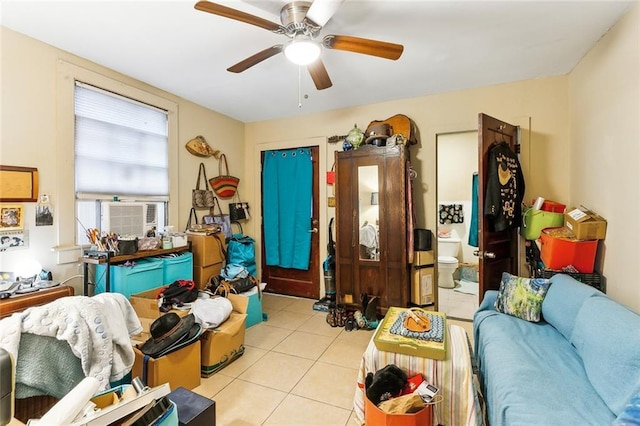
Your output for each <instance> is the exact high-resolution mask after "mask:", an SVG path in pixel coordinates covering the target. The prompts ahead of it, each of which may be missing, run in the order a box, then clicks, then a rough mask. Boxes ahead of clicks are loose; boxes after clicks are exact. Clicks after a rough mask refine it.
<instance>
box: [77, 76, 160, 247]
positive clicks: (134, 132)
mask: <svg viewBox="0 0 640 426" xmlns="http://www.w3.org/2000/svg"><path fill="white" fill-rule="evenodd" d="M74 116H75V127H74V128H75V132H74V141H75V146H74V159H75V167H74V172H75V179H74V181H75V194H76V217H77V218H78V221H77V222H78V223H77V225H76V242H77V243H78V244H86V243H88V239H87V237H86V229H88V228H99V229H101V230H102V231H103V232H118V233H121V232H125V231H126V230H133V229H136V230H137V231H136V232H135V233H136V234H137V235H138V236H143V235H142V234H144V232H145V231H146V230H148V229H150V228H151V227H158V228H159V229H162V228H164V226H165V225H166V223H167V221H166V217H167V202H168V200H169V148H168V145H169V144H168V133H169V132H168V112H167V111H166V110H163V109H160V108H157V107H154V106H151V105H148V104H145V103H143V102H139V101H136V100H133V99H130V98H127V97H124V96H120V95H117V94H115V93H112V92H109V91H106V90H102V89H100V88H97V87H95V86H92V85H89V84H85V83H81V82H78V81H76V83H75V91H74ZM113 201H122V202H123V204H122V205H121V207H123V209H119V210H118V212H117V213H114V212H115V209H113V208H110V206H112V205H113V204H114V203H113ZM124 203H126V204H127V207H130V208H127V209H124V207H125V204H124ZM136 203H137V204H139V205H140V208H136ZM123 211H126V212H127V214H126V215H124V216H122V215H121V212H123ZM137 212H140V214H138V213H137ZM149 212H154V214H153V215H151V214H149ZM151 216H153V219H154V220H149V217H151ZM138 221H139V222H141V225H142V228H141V227H140V226H137V225H138ZM107 224H109V225H107ZM158 225H159V226H158ZM106 227H107V228H109V229H104V228H106ZM119 231H120V232H119Z"/></svg>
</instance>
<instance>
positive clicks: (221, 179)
mask: <svg viewBox="0 0 640 426" xmlns="http://www.w3.org/2000/svg"><path fill="white" fill-rule="evenodd" d="M223 161H224V173H223V172H222V162H223ZM218 173H219V174H218V176H216V177H214V178H211V179H209V184H210V185H211V188H213V190H214V191H215V193H216V195H218V197H220V198H231V197H233V195H234V194H235V193H236V189H237V188H238V183H240V179H239V178H237V177H235V176H231V175H230V174H229V165H228V164H227V157H226V155H224V154H222V155H221V156H220V160H219V162H218Z"/></svg>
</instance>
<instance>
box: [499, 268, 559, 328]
mask: <svg viewBox="0 0 640 426" xmlns="http://www.w3.org/2000/svg"><path fill="white" fill-rule="evenodd" d="M547 290H549V280H547V279H545V278H523V277H517V276H515V275H511V274H509V273H508V272H503V273H502V280H501V281H500V290H499V291H498V298H497V299H496V303H495V308H496V311H498V312H502V313H505V314H508V315H512V316H514V317H518V318H520V319H523V320H526V321H533V322H538V321H540V311H541V309H542V301H543V300H544V297H545V295H546V294H547Z"/></svg>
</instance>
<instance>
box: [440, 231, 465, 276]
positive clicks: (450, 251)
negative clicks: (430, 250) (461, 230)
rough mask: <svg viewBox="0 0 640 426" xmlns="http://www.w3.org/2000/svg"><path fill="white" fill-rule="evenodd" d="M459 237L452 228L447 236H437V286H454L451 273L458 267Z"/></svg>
mask: <svg viewBox="0 0 640 426" xmlns="http://www.w3.org/2000/svg"><path fill="white" fill-rule="evenodd" d="M459 251H460V237H459V236H458V233H457V232H456V231H455V230H454V229H452V230H451V233H450V234H449V237H440V236H438V287H443V288H454V287H455V286H456V284H455V283H454V282H453V273H454V272H455V271H456V269H458V252H459Z"/></svg>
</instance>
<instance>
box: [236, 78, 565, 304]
mask: <svg viewBox="0 0 640 426" xmlns="http://www.w3.org/2000/svg"><path fill="white" fill-rule="evenodd" d="M303 109H304V107H303ZM568 109H569V98H568V78H567V77H555V78H546V79H540V80H530V81H523V82H518V83H512V84H503V85H499V86H492V87H484V88H480V89H473V90H465V91H461V92H454V93H446V94H440V95H433V96H423V97H417V98H412V99H405V100H401V101H394V102H386V103H380V104H373V105H365V106H359V107H354V108H348V109H342V110H336V111H330V112H325V113H320V114H312V115H300V116H299V117H294V118H289V119H282V120H271V121H267V122H258V123H249V124H247V125H246V130H245V132H246V140H247V153H251V152H252V151H253V154H252V155H251V158H247V159H246V164H245V165H246V167H247V169H248V170H254V172H253V179H252V178H251V177H250V176H247V180H248V181H249V182H248V183H249V184H251V185H253V186H252V187H250V188H248V194H249V195H250V196H251V197H253V198H252V202H253V203H254V204H256V205H257V204H258V203H259V196H258V195H257V194H258V193H257V191H256V188H259V182H260V180H259V170H260V168H259V151H260V150H262V149H264V146H266V145H269V144H273V143H274V141H278V140H286V141H300V142H299V143H300V144H302V145H304V144H306V143H308V140H309V138H311V137H321V140H322V137H324V138H326V137H329V136H332V135H336V134H337V135H344V134H346V133H347V132H348V131H349V130H350V129H351V128H352V127H353V124H354V123H357V124H358V126H359V127H361V128H363V129H364V128H366V127H367V125H368V124H369V122H371V121H373V120H381V119H385V118H388V117H390V116H392V115H395V114H406V115H407V116H409V117H411V118H412V119H413V120H414V121H415V122H416V124H417V126H418V128H419V130H420V135H421V143H420V144H419V145H416V146H413V147H411V156H412V164H413V166H414V168H415V169H416V170H417V172H418V178H419V180H420V182H421V184H419V185H417V186H416V188H415V193H414V198H415V205H416V214H417V223H418V225H419V226H422V227H426V228H429V229H436V227H437V225H436V222H437V218H436V154H435V153H436V135H437V134H440V133H449V132H459V131H466V130H473V129H477V122H478V113H480V112H484V113H486V114H489V115H491V116H494V117H496V118H499V119H502V120H504V121H507V122H509V123H511V124H515V125H519V126H521V128H522V166H523V169H524V173H525V176H526V178H527V196H526V197H527V198H531V197H533V196H535V195H538V194H541V193H544V194H545V198H548V199H556V200H558V201H563V200H565V201H566V200H567V199H568V196H569V168H568V166H567V164H566V158H567V157H568V155H569V142H568V141H569V116H568ZM325 140H326V139H325ZM324 146H326V155H324V156H323V155H321V158H320V169H321V170H322V172H323V173H324V171H325V170H330V169H331V165H332V164H333V153H334V151H335V150H341V149H342V146H341V144H335V145H330V144H326V143H323V144H322V147H324ZM321 154H322V153H321ZM321 187H322V188H323V189H324V190H326V191H327V193H328V194H329V195H330V194H331V191H332V188H331V187H328V188H327V185H321ZM321 195H322V194H321ZM321 199H322V200H324V198H321ZM324 205H325V206H326V204H324ZM333 210H334V209H333V208H329V207H324V208H322V209H321V215H320V229H327V228H326V226H327V223H328V218H331V217H333V216H334V211H333ZM258 223H259V222H258V221H253V223H251V224H250V226H257V224H258ZM249 232H251V233H252V234H253V235H258V234H259V229H257V228H256V229H249ZM325 234H326V232H323V233H321V234H320V249H321V253H322V255H321V259H324V257H325V256H326V251H325V248H326V235H325ZM258 237H259V235H258ZM321 294H322V291H321Z"/></svg>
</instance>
